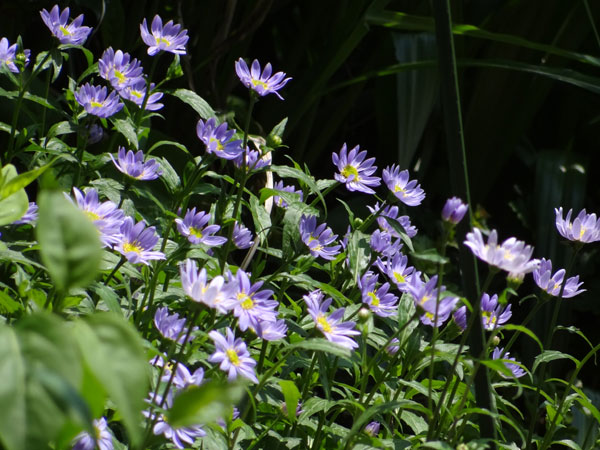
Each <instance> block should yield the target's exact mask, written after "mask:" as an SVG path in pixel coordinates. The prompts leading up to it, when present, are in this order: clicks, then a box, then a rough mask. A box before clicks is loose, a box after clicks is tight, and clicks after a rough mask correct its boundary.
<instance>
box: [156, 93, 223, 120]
mask: <svg viewBox="0 0 600 450" xmlns="http://www.w3.org/2000/svg"><path fill="white" fill-rule="evenodd" d="M166 92H167V93H168V94H171V95H172V96H174V97H177V98H178V99H179V100H181V101H182V102H184V103H187V104H188V105H190V106H191V107H192V108H194V111H196V112H197V113H198V115H199V116H200V117H201V118H203V119H204V120H206V119H210V118H211V117H215V116H216V113H215V111H214V110H213V109H212V108H211V107H210V105H209V104H208V103H207V102H206V100H204V99H203V98H202V97H200V96H199V95H198V94H196V93H195V92H194V91H190V90H189V89H176V90H175V91H172V92H171V91H166Z"/></svg>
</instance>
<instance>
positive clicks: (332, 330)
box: [302, 289, 360, 350]
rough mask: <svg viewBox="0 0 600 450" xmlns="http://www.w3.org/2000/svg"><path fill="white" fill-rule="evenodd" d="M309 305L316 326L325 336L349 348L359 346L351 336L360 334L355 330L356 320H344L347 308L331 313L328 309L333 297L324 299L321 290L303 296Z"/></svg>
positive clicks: (309, 311)
mask: <svg viewBox="0 0 600 450" xmlns="http://www.w3.org/2000/svg"><path fill="white" fill-rule="evenodd" d="M302 298H303V299H304V301H305V302H306V304H307V305H308V313H309V314H310V315H311V317H312V318H313V320H314V321H315V325H316V327H317V328H318V329H319V330H321V332H322V333H323V335H324V336H325V338H326V339H327V340H328V341H330V342H333V343H335V344H339V345H341V346H342V347H346V348H347V349H349V350H353V349H355V348H356V347H358V344H357V343H356V342H355V341H354V339H352V338H351V337H350V336H355V335H357V334H360V331H358V330H355V329H354V326H355V325H356V323H355V322H351V321H349V322H342V319H343V317H344V311H345V308H339V309H336V310H335V311H334V312H332V313H331V314H327V310H328V309H329V306H330V305H331V302H332V299H331V298H328V299H327V300H325V301H323V293H322V292H321V291H320V290H318V289H317V290H316V291H312V292H311V293H309V294H307V295H305V296H303V297H302Z"/></svg>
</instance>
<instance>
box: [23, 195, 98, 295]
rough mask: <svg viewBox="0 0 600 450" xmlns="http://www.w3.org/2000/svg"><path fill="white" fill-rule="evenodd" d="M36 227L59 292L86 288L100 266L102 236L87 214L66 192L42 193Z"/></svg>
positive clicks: (41, 250) (44, 257)
mask: <svg viewBox="0 0 600 450" xmlns="http://www.w3.org/2000/svg"><path fill="white" fill-rule="evenodd" d="M38 205H39V217H38V224H37V227H36V230H35V231H36V236H37V240H38V242H39V243H40V253H41V256H42V261H43V263H44V265H45V266H46V269H47V270H48V273H49V274H50V276H51V277H52V279H53V281H54V283H55V284H56V287H57V289H58V290H59V291H62V292H66V291H67V290H68V289H69V288H71V287H84V286H86V285H87V284H89V283H90V282H91V281H92V280H93V279H94V278H95V277H96V273H97V271H98V268H99V266H100V259H101V255H102V248H101V246H100V237H99V236H100V235H99V232H98V230H97V229H96V227H95V226H94V224H93V223H92V221H91V220H90V219H89V218H88V217H87V216H86V215H85V213H84V212H83V211H81V210H80V209H79V208H77V207H76V206H74V205H73V204H72V203H71V202H70V201H69V200H67V199H66V198H65V196H64V195H63V193H62V192H58V191H42V192H41V193H40V195H39V197H38Z"/></svg>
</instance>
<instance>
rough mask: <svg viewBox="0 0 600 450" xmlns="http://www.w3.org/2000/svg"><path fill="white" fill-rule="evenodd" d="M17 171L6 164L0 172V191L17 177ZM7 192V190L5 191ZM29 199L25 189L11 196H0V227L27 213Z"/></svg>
mask: <svg viewBox="0 0 600 450" xmlns="http://www.w3.org/2000/svg"><path fill="white" fill-rule="evenodd" d="M17 176H18V175H17V169H15V166H13V165H12V164H7V165H6V166H4V167H3V168H2V170H1V171H0V178H1V181H0V186H1V188H0V189H4V187H5V186H7V185H8V184H9V183H10V182H11V181H12V180H14V179H15V178H16V177H17ZM7 192H8V190H7ZM28 206H29V199H28V198H27V194H26V193H25V189H23V188H20V189H17V190H16V191H15V192H13V193H12V194H9V195H6V196H4V197H3V196H2V195H1V194H0V226H1V225H8V224H9V223H13V222H14V221H15V220H19V219H20V218H21V217H23V214H25V212H27V207H28Z"/></svg>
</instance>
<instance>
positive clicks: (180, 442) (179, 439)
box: [143, 392, 206, 449]
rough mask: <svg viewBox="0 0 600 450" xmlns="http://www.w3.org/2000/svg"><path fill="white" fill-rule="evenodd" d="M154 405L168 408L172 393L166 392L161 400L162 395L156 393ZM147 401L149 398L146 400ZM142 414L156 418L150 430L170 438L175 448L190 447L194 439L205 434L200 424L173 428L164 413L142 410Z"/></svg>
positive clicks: (170, 405) (171, 401) (171, 400)
mask: <svg viewBox="0 0 600 450" xmlns="http://www.w3.org/2000/svg"><path fill="white" fill-rule="evenodd" d="M153 400H154V402H153V403H155V404H156V405H160V404H161V403H162V404H163V408H164V409H166V410H168V409H170V408H171V407H172V406H173V394H172V393H171V392H169V393H168V394H167V398H166V399H165V400H164V402H163V397H162V396H161V395H159V394H156V395H155V396H154V398H153ZM147 401H148V402H149V403H150V402H151V401H150V400H147ZM143 413H144V415H145V416H146V417H148V418H149V419H150V420H155V419H156V424H155V425H154V428H153V429H152V432H153V433H154V434H155V435H157V436H158V435H161V434H162V435H164V436H165V437H166V438H167V439H170V440H171V442H173V444H174V445H175V447H176V448H180V449H182V448H186V447H190V446H192V445H193V444H194V442H195V441H196V439H198V438H200V437H202V436H206V432H205V431H204V430H203V429H202V427H201V426H200V425H192V426H189V427H179V428H173V427H172V426H171V425H169V423H168V422H167V419H166V416H165V415H164V414H155V413H151V412H149V411H143Z"/></svg>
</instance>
